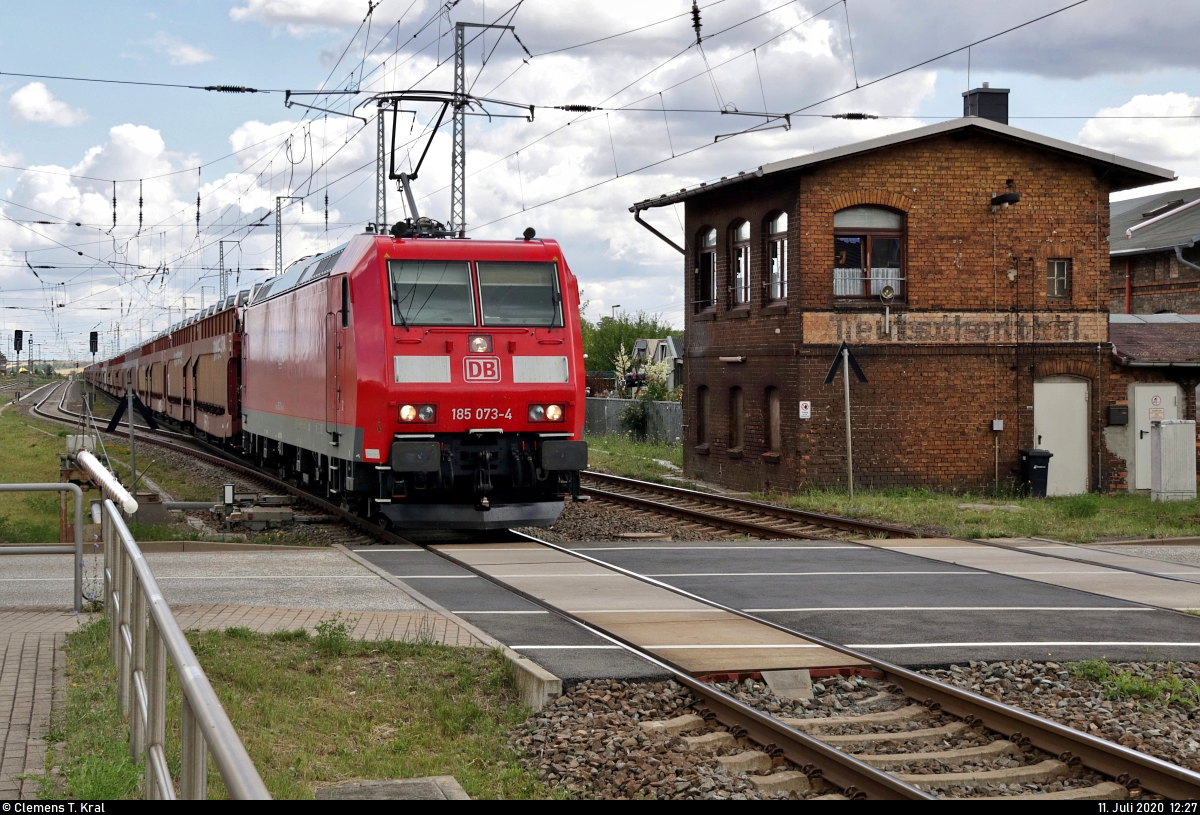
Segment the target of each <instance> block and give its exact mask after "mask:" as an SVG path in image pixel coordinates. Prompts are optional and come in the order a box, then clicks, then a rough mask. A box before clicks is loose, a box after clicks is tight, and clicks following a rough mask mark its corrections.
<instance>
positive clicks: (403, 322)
mask: <svg viewBox="0 0 1200 815" xmlns="http://www.w3.org/2000/svg"><path fill="white" fill-rule="evenodd" d="M392 305H394V306H395V307H396V315H397V316H399V317H400V325H402V326H404V330H405V331H411V330H412V329H411V328H409V327H408V320H406V319H404V310H403V309H401V308H400V298H399V297H397V296H396V293H395V292H394V291H393V292H392Z"/></svg>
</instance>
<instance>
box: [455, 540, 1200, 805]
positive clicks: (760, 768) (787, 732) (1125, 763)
mask: <svg viewBox="0 0 1200 815" xmlns="http://www.w3.org/2000/svg"><path fill="white" fill-rule="evenodd" d="M523 537H524V538H525V539H527V540H529V541H531V542H535V543H537V544H540V545H542V546H545V547H547V548H549V549H553V550H555V551H557V552H560V553H564V554H568V555H570V556H572V557H574V558H578V559H580V560H583V561H587V562H590V563H592V564H594V565H597V566H601V567H603V568H605V569H609V570H613V571H616V572H619V573H621V574H624V575H627V576H629V577H632V578H634V579H636V580H640V581H643V582H645V583H649V584H651V585H654V586H657V587H660V588H663V589H666V590H668V591H670V592H672V593H674V594H677V595H680V596H682V597H686V598H688V599H690V600H695V601H698V602H701V603H704V604H705V605H707V606H709V607H711V608H713V609H714V610H719V611H722V612H725V613H728V614H734V615H736V616H738V617H741V618H743V619H746V620H752V621H755V622H757V623H759V624H761V625H763V626H767V627H769V628H773V629H775V630H776V631H779V632H784V633H787V634H791V635H794V636H798V637H802V638H804V639H806V640H808V641H810V642H812V643H814V644H816V645H820V646H822V647H825V648H828V649H830V650H831V651H834V652H837V653H839V654H841V655H843V656H845V658H846V663H847V664H856V665H858V666H860V667H856V668H844V669H840V670H838V671H836V672H833V673H834V675H833V676H832V677H831V678H829V679H827V680H826V681H830V682H840V683H845V684H846V685H849V686H850V687H852V688H855V689H859V690H861V692H862V694H863V696H864V697H865V698H864V699H862V700H861V701H859V702H855V703H854V704H852V705H850V706H849V708H847V709H843V710H840V711H839V710H837V709H830V708H821V707H817V708H816V709H815V710H806V711H804V712H803V713H802V714H801V715H798V716H787V715H780V714H773V713H772V712H771V711H769V710H768V709H767V705H766V704H765V702H764V703H760V704H751V703H748V702H747V701H744V700H742V699H739V698H737V695H735V694H738V692H739V691H738V688H736V687H725V688H722V687H721V683H720V678H717V679H714V680H712V681H708V680H706V679H705V678H703V677H697V676H693V675H691V674H689V673H688V672H687V671H685V670H683V669H682V668H680V666H678V665H676V664H674V663H672V662H670V661H669V660H666V659H664V658H663V657H662V656H661V655H659V654H656V653H654V652H652V651H651V650H649V649H648V648H645V647H642V646H640V645H638V644H637V643H635V642H632V641H630V640H628V639H625V638H623V637H621V636H618V635H616V634H614V633H613V632H611V631H608V630H604V629H602V628H600V627H597V626H595V625H593V624H591V623H589V622H588V621H587V620H586V619H584V618H582V617H580V616H577V615H574V614H571V613H570V612H568V611H566V610H564V609H562V608H559V607H558V606H556V605H554V604H552V603H549V602H547V601H546V600H544V599H542V598H539V597H536V596H534V595H532V594H530V593H528V592H523V591H521V590H519V589H516V588H514V587H513V586H512V585H509V584H507V583H505V582H504V581H503V579H501V578H497V577H494V576H493V575H491V574H489V573H488V572H487V571H486V570H484V569H480V568H475V567H473V566H471V565H470V564H469V563H464V562H463V561H462V560H460V559H457V558H455V557H454V556H453V555H452V554H450V555H447V554H445V553H444V552H438V554H440V555H442V556H443V557H446V558H448V559H450V560H452V561H454V562H455V563H458V564H459V565H460V566H463V567H464V568H466V569H468V570H469V571H472V572H474V573H475V574H477V575H478V576H480V577H482V578H484V579H487V580H489V581H491V582H493V583H496V584H497V585H500V586H502V587H504V588H505V589H507V590H508V591H511V592H514V593H516V594H519V595H521V596H522V597H524V598H525V599H526V600H528V601H530V602H532V603H534V604H536V605H538V606H539V607H541V608H543V609H545V610H547V611H549V612H551V613H553V614H556V615H558V616H560V617H563V618H564V619H567V620H570V621H572V622H574V623H575V624H577V625H579V626H580V627H582V628H584V629H585V630H587V631H589V632H590V633H592V634H593V635H595V636H597V637H599V638H600V639H602V640H606V641H608V642H610V643H613V644H615V645H619V646H621V647H623V648H625V649H627V650H629V651H630V652H632V653H634V654H636V655H637V656H639V657H641V658H642V659H644V660H646V661H648V662H650V663H651V664H653V665H656V666H657V667H658V668H659V669H661V670H663V671H664V672H666V673H668V674H669V675H670V676H671V678H672V679H674V680H675V681H676V682H678V683H679V684H680V685H682V686H683V687H685V688H687V689H688V690H689V691H690V692H691V693H692V695H693V697H694V698H695V703H694V704H693V712H691V713H688V714H685V715H683V716H681V717H676V718H674V719H670V720H660V721H659V722H658V723H647V724H646V725H645V727H646V729H649V730H652V731H653V730H656V731H658V732H663V733H667V734H669V735H673V736H678V737H679V738H680V740H681V742H682V746H683V747H684V748H685V749H686V748H691V749H697V750H713V749H716V750H719V751H720V752H723V753H725V754H726V755H723V756H720V757H719V758H718V761H720V762H721V763H722V764H726V765H727V771H728V772H745V773H747V774H748V778H749V780H750V781H751V783H753V784H755V785H756V786H759V788H760V790H766V791H794V792H797V793H801V794H806V795H808V796H810V797H811V796H817V795H820V794H822V793H828V794H829V796H830V797H841V798H872V799H874V798H882V799H915V800H929V799H934V798H978V797H988V793H989V792H991V793H992V794H998V788H999V785H1001V784H1006V785H1008V792H1012V790H1013V788H1014V787H1015V788H1017V789H1021V788H1022V787H1023V786H1027V785H1037V786H1041V785H1045V784H1050V783H1054V782H1059V783H1062V782H1066V784H1067V785H1070V786H1071V788H1070V789H1067V790H1064V791H1060V792H1054V793H1041V794H1037V795H1036V796H1035V794H1029V795H1028V797H1029V799H1031V800H1032V799H1034V798H1035V797H1038V798H1045V799H1049V800H1055V799H1071V798H1080V799H1090V798H1095V799H1109V800H1120V799H1125V798H1131V797H1132V798H1137V797H1144V796H1147V795H1149V796H1162V797H1165V798H1171V799H1181V800H1188V799H1193V800H1194V799H1196V798H1197V797H1200V774H1197V773H1194V772H1191V771H1189V770H1186V769H1184V768H1182V767H1178V766H1176V765H1173V764H1170V763H1168V762H1165V761H1162V760H1160V759H1157V758H1154V757H1152V756H1148V755H1145V754H1142V753H1138V752H1135V751H1132V750H1129V749H1127V748H1125V747H1122V746H1120V745H1118V744H1114V743H1112V742H1109V741H1105V740H1103V739H1099V738H1096V737H1094V736H1091V735H1089V734H1086V733H1082V732H1080V731H1077V730H1073V729H1071V728H1069V727H1066V726H1064V725H1061V724H1058V723H1057V722H1053V721H1051V720H1049V719H1045V718H1042V717H1039V716H1036V715H1033V714H1031V713H1027V712H1025V711H1022V710H1018V709H1016V708H1013V707H1010V706H1008V705H1004V704H1002V703H1000V702H997V701H993V700H992V699H989V698H987V697H984V696H981V695H979V694H975V693H972V692H970V691H966V690H963V689H961V688H957V687H954V686H952V685H947V684H943V683H941V682H938V681H937V680H935V679H931V678H929V677H926V676H924V675H922V674H919V673H916V672H914V671H910V670H908V669H906V668H903V667H901V666H898V665H893V664H891V663H888V662H884V661H882V660H879V659H877V658H875V657H873V656H871V655H869V654H865V653H862V652H859V651H856V650H854V649H850V648H846V647H844V646H841V645H838V644H836V643H831V642H828V641H826V640H823V639H821V638H819V637H815V636H813V635H811V634H807V633H804V632H799V631H795V630H793V629H789V628H787V627H785V626H781V625H778V624H776V623H773V622H771V621H769V620H765V619H762V618H759V617H755V616H754V615H751V614H747V613H745V612H742V611H739V610H737V609H734V608H730V607H727V606H723V605H720V604H718V603H714V602H712V601H711V600H708V599H706V598H704V597H700V596H697V595H694V594H692V593H690V592H687V591H684V590H682V589H678V588H676V587H674V586H671V585H669V584H666V583H663V582H661V581H658V580H655V579H654V578H650V577H646V576H644V575H641V574H638V573H636V572H633V571H630V570H627V569H623V568H621V567H618V566H615V565H614V564H612V563H609V562H607V561H604V560H601V559H599V558H595V557H592V556H589V555H586V554H583V553H581V552H578V551H574V550H571V549H567V548H565V547H562V546H559V545H557V544H552V543H547V542H545V541H539V540H538V539H536V538H533V537H531V536H527V535H526V536H523ZM861 666H865V667H861ZM740 678H741V677H735V678H734V681H735V682H736V680H737V679H740ZM726 679H728V678H726ZM856 692H858V691H856ZM760 701H762V700H760ZM947 741H956V742H958V743H960V744H966V745H967V746H960V747H953V748H951V749H944V748H943V747H942V745H944V743H945V742H947ZM1010 765H1011V766H1010ZM1004 798H1005V799H1006V800H1012V796H1011V795H1006V796H1004Z"/></svg>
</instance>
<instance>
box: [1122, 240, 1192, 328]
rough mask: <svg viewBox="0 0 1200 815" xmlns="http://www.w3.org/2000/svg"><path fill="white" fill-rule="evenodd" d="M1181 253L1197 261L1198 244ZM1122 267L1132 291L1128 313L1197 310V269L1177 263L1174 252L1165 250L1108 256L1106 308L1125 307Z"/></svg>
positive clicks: (1186, 311)
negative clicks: (1129, 255)
mask: <svg viewBox="0 0 1200 815" xmlns="http://www.w3.org/2000/svg"><path fill="white" fill-rule="evenodd" d="M1114 248H1120V247H1119V246H1117V247H1114ZM1183 257H1184V258H1185V259H1186V260H1189V261H1191V262H1192V263H1196V264H1200V247H1193V248H1191V249H1184V250H1183ZM1126 271H1128V272H1129V276H1130V281H1129V282H1130V290H1131V291H1130V293H1131V294H1132V298H1131V303H1130V307H1129V312H1128V313H1130V314H1157V313H1158V312H1161V311H1173V312H1177V313H1179V314H1196V313H1200V272H1198V271H1196V270H1195V269H1192V268H1190V267H1188V266H1185V265H1184V264H1182V263H1180V262H1179V259H1178V258H1177V257H1175V252H1174V251H1168V252H1152V253H1148V254H1145V255H1134V256H1132V257H1129V258H1122V257H1120V256H1118V257H1114V258H1113V259H1112V272H1111V275H1110V278H1109V280H1110V287H1109V292H1110V294H1111V299H1110V300H1109V310H1110V311H1112V312H1113V313H1114V314H1120V313H1123V312H1125V311H1126V308H1125V275H1126Z"/></svg>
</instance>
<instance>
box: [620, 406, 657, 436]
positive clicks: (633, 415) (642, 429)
mask: <svg viewBox="0 0 1200 815" xmlns="http://www.w3.org/2000/svg"><path fill="white" fill-rule="evenodd" d="M649 426H650V402H649V400H646V399H634V400H633V401H632V402H630V403H629V405H628V407H626V408H625V410H623V411H621V427H623V428H625V429H626V430H628V431H629V432H630V433H631V434H632V435H633V437H634V438H635V439H644V438H646V429H647V428H648V427H649Z"/></svg>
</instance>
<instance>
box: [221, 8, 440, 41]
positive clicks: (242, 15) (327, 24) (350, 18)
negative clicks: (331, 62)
mask: <svg viewBox="0 0 1200 815" xmlns="http://www.w3.org/2000/svg"><path fill="white" fill-rule="evenodd" d="M366 5H367V4H366V3H365V2H363V3H353V2H348V1H347V0H245V5H243V6H235V7H234V8H231V9H230V10H229V17H230V19H232V20H234V21H237V22H242V21H246V20H253V21H254V22H259V23H264V24H266V25H272V26H276V25H283V26H287V29H288V32H289V33H290V34H292V35H294V36H305V35H307V34H311V33H313V32H314V31H318V30H321V29H325V28H341V27H345V26H357V25H358V24H359V23H361V22H362V19H363V16H364V15H365V14H366V11H367V10H366ZM386 5H396V4H395V3H391V4H386ZM405 5H407V4H405ZM426 5H428V0H419V1H418V2H417V4H416V5H415V6H414V7H413V9H412V11H411V12H409V14H410V15H411V16H413V17H414V18H415V17H416V16H417V15H419V14H420V13H421V12H422V11H423V10H424V7H425V6H426ZM401 10H403V7H401ZM391 11H392V9H388V8H384V9H383V10H382V12H379V11H377V12H376V15H377V16H376V19H380V20H382V19H384V18H385V15H388V14H390V12H391Z"/></svg>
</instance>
